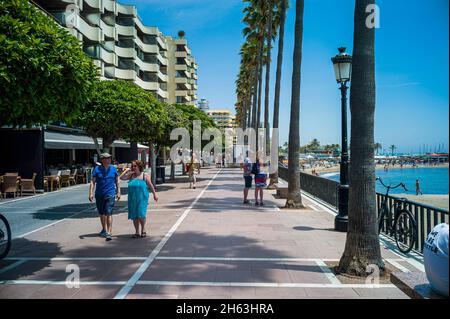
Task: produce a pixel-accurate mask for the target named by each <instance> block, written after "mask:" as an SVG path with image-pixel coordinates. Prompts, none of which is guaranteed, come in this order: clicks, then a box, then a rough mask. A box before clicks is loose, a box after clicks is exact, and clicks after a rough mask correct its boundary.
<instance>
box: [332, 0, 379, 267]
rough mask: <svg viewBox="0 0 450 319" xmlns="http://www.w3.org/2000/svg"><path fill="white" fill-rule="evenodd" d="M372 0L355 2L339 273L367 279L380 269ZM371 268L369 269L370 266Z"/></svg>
mask: <svg viewBox="0 0 450 319" xmlns="http://www.w3.org/2000/svg"><path fill="white" fill-rule="evenodd" d="M374 3H375V0H356V5H355V17H354V20H355V26H354V28H355V29H354V36H353V70H352V83H351V93H350V111H351V141H350V145H351V146H350V148H351V161H350V174H349V177H350V183H349V187H350V190H349V205H348V230H347V241H346V243H345V250H344V254H343V255H342V257H341V260H340V262H339V271H341V272H344V273H347V274H351V275H355V276H367V274H368V272H369V270H371V269H373V268H368V266H369V265H375V266H376V267H378V269H379V270H380V272H382V271H383V270H384V263H383V260H382V259H381V252H380V242H379V238H378V230H377V216H376V197H375V196H376V195H375V162H374V148H373V145H374V114H375V53H374V46H375V29H373V28H368V27H366V24H365V22H366V17H367V13H366V8H367V6H368V5H370V4H374ZM372 267H373V266H372Z"/></svg>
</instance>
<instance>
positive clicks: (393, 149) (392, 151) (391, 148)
mask: <svg viewBox="0 0 450 319" xmlns="http://www.w3.org/2000/svg"><path fill="white" fill-rule="evenodd" d="M389 149H390V150H391V154H392V156H394V151H395V150H396V149H397V146H395V145H394V144H392V145H391V146H389Z"/></svg>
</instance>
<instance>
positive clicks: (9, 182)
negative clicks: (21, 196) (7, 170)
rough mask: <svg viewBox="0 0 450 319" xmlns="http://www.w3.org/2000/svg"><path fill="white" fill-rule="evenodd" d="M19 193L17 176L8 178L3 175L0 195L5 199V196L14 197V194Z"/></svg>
mask: <svg viewBox="0 0 450 319" xmlns="http://www.w3.org/2000/svg"><path fill="white" fill-rule="evenodd" d="M18 192H19V179H18V177H17V176H10V175H5V176H3V183H2V193H3V196H4V197H5V198H6V194H8V193H13V194H14V197H16V194H17V193H18Z"/></svg>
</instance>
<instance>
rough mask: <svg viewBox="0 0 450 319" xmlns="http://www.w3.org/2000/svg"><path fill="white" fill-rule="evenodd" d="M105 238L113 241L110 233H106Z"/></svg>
mask: <svg viewBox="0 0 450 319" xmlns="http://www.w3.org/2000/svg"><path fill="white" fill-rule="evenodd" d="M105 238H106V241H110V240H112V236H111V234H110V233H106V234H105Z"/></svg>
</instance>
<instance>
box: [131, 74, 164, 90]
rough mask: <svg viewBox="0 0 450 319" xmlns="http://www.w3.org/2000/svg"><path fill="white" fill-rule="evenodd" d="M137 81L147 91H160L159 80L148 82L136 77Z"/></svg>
mask: <svg viewBox="0 0 450 319" xmlns="http://www.w3.org/2000/svg"><path fill="white" fill-rule="evenodd" d="M135 83H136V84H137V85H139V86H140V87H141V88H143V89H144V90H147V91H158V89H159V85H158V82H146V81H143V80H142V79H141V78H139V77H136V80H135Z"/></svg>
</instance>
